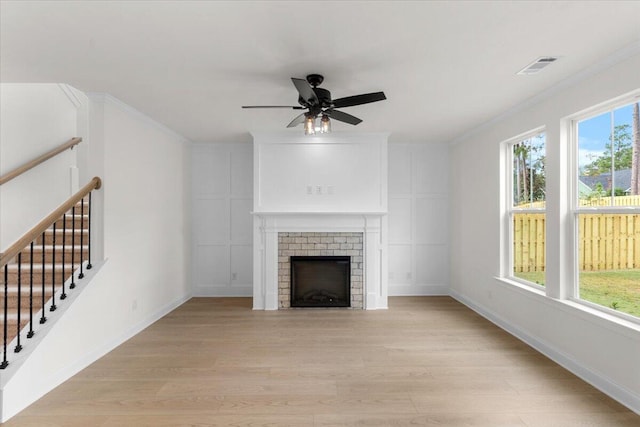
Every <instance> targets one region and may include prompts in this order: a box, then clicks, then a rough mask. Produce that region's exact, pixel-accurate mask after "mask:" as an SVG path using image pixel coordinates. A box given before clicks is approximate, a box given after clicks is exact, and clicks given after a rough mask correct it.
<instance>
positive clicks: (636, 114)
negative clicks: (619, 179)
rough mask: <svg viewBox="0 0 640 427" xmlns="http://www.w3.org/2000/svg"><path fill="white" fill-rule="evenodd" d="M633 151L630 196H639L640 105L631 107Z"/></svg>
mask: <svg viewBox="0 0 640 427" xmlns="http://www.w3.org/2000/svg"><path fill="white" fill-rule="evenodd" d="M632 122H633V150H632V156H631V157H632V161H631V194H632V195H634V196H637V195H639V194H640V103H638V102H636V104H635V105H634V106H633V119H632Z"/></svg>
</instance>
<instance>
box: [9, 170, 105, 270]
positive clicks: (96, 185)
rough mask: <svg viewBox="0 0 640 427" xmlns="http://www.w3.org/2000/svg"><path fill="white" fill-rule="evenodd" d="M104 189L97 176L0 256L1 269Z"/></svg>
mask: <svg viewBox="0 0 640 427" xmlns="http://www.w3.org/2000/svg"><path fill="white" fill-rule="evenodd" d="M100 187H102V180H101V179H100V178H98V177H97V176H96V177H94V178H93V179H92V180H91V181H89V183H88V184H87V185H85V186H84V187H82V188H81V189H80V191H78V192H77V193H76V194H74V195H73V196H71V197H70V198H68V199H67V201H66V202H64V203H63V204H61V205H60V206H59V207H58V208H57V209H56V210H55V211H53V212H51V213H50V214H49V215H47V216H46V217H45V218H44V219H43V220H42V221H40V222H39V223H38V224H37V225H36V226H34V227H33V228H32V229H31V230H29V231H27V232H26V233H25V234H24V235H23V236H22V237H21V238H20V239H18V241H17V242H15V243H14V244H13V245H11V246H9V248H7V250H6V251H4V252H3V253H2V255H1V256H0V268H2V267H4V266H5V265H7V264H8V263H9V261H11V260H12V259H13V258H14V257H15V256H16V255H18V254H19V253H20V252H22V251H23V250H24V248H26V247H27V246H28V245H29V244H30V243H31V242H33V241H34V240H36V238H37V237H38V236H40V235H41V234H42V233H44V231H45V230H46V229H48V228H49V227H51V225H52V224H53V223H54V222H56V221H57V220H58V219H60V217H62V215H64V214H65V213H66V212H68V211H69V209H71V208H72V207H73V206H75V205H76V204H77V203H78V202H79V201H80V200H82V199H83V198H84V196H86V195H87V194H89V193H90V192H91V191H93V190H98V189H100Z"/></svg>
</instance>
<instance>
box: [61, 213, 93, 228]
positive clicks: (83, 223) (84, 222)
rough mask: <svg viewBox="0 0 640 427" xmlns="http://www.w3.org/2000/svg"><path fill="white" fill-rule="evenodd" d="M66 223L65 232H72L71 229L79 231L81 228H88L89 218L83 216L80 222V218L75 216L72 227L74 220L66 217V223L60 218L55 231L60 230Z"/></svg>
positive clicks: (68, 216) (69, 216)
mask: <svg viewBox="0 0 640 427" xmlns="http://www.w3.org/2000/svg"><path fill="white" fill-rule="evenodd" d="M65 222H66V224H67V230H68V231H71V230H73V227H75V229H76V230H81V229H83V228H88V226H89V217H88V216H87V215H85V216H84V220H82V217H81V216H80V215H76V218H75V226H74V225H73V223H74V220H73V217H72V216H71V215H67V219H66V221H65V220H63V219H62V218H61V219H59V220H57V221H56V229H57V230H62V228H63V226H62V225H63V224H64V223H65Z"/></svg>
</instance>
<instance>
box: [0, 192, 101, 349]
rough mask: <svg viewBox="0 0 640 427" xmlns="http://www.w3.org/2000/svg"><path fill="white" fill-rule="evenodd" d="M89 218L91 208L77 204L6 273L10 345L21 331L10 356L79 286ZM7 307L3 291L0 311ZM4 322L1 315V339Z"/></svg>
mask: <svg viewBox="0 0 640 427" xmlns="http://www.w3.org/2000/svg"><path fill="white" fill-rule="evenodd" d="M83 212H84V215H82V213H83ZM88 213H89V204H88V203H87V202H86V201H85V202H83V201H80V202H78V203H77V204H76V205H75V208H74V209H72V210H70V211H69V212H67V213H66V214H64V216H62V217H61V218H60V219H58V220H57V221H55V224H54V225H52V226H51V227H50V228H48V229H47V230H45V231H44V233H42V234H41V235H40V236H39V237H37V238H36V239H35V240H34V242H33V251H32V250H31V244H28V245H27V247H26V248H25V249H24V250H23V251H21V252H20V254H19V255H18V256H16V257H15V258H14V259H13V260H12V261H11V262H10V263H8V264H7V268H6V273H5V272H4V271H2V274H3V275H4V274H6V279H7V285H6V288H7V292H6V295H7V298H6V304H7V315H6V328H7V329H6V341H5V342H6V344H7V345H9V344H11V342H12V341H13V340H14V339H15V338H16V336H17V335H18V329H20V338H19V339H18V340H16V343H15V346H14V345H13V344H12V345H11V347H9V350H10V351H15V352H18V351H20V349H21V348H22V347H21V340H24V338H31V337H32V336H33V335H34V333H35V332H34V329H36V328H37V326H38V324H40V323H44V322H46V319H47V317H49V316H51V315H53V313H52V312H54V311H55V310H56V308H57V306H58V305H59V304H63V303H64V299H65V298H66V294H67V292H69V290H70V289H73V288H74V287H75V283H76V281H77V278H78V277H79V275H81V274H82V269H83V268H86V267H84V266H81V264H82V262H83V261H86V260H88V259H89V257H88V256H89V215H88ZM3 270H4V269H3ZM43 270H44V274H43ZM32 273H33V274H32ZM74 273H75V274H74ZM43 276H44V277H43ZM72 276H73V277H72ZM80 277H81V276H80ZM54 279H55V280H54ZM69 279H71V280H69ZM67 281H68V283H65V282H67ZM0 283H2V284H4V277H0ZM63 284H64V286H63ZM54 290H55V294H54ZM53 296H55V298H53ZM4 304H5V292H4V286H3V287H2V289H0V309H3V308H4ZM43 307H44V309H43ZM41 310H42V312H41V313H40V311H41ZM18 319H19V322H20V328H18ZM4 323H5V321H4V316H0V334H4V327H5V325H4Z"/></svg>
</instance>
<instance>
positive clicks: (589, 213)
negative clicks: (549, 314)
mask: <svg viewBox="0 0 640 427" xmlns="http://www.w3.org/2000/svg"><path fill="white" fill-rule="evenodd" d="M638 108H639V105H638V101H637V99H636V100H635V101H634V100H633V99H631V98H627V99H625V100H623V101H620V102H616V104H614V105H609V106H608V107H606V108H601V109H599V110H597V111H592V112H590V113H587V114H584V115H582V116H581V117H579V118H577V119H576V120H574V121H573V123H574V132H573V134H574V139H575V141H574V147H576V151H575V156H574V158H575V160H574V164H575V165H576V170H575V178H576V179H575V180H574V186H573V187H574V191H573V194H574V195H575V197H573V199H574V200H573V218H574V221H575V233H574V236H575V239H576V242H575V247H576V249H577V250H576V254H575V257H574V258H575V270H576V275H575V276H576V284H575V289H574V292H573V293H574V296H575V298H576V299H578V300H579V301H581V302H587V303H588V304H591V305H594V306H596V307H598V308H601V309H602V308H603V307H605V310H612V312H617V313H623V316H624V315H631V316H636V317H640V191H639V190H640V188H639V186H640V129H639V127H640V125H639V123H638V120H639V117H638V115H639V112H638ZM634 158H635V160H634Z"/></svg>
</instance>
